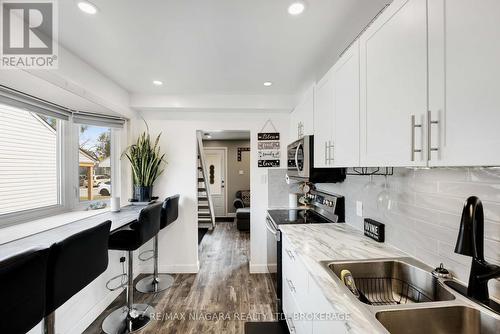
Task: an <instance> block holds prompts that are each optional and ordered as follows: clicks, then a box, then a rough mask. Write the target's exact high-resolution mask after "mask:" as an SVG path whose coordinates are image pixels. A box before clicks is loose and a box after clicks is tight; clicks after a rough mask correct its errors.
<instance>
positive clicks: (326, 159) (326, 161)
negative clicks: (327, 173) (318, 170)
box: [325, 140, 328, 165]
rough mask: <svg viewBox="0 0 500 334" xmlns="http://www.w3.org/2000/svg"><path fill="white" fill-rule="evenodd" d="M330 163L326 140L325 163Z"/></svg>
mask: <svg viewBox="0 0 500 334" xmlns="http://www.w3.org/2000/svg"><path fill="white" fill-rule="evenodd" d="M327 164H328V143H327V142H326V140H325V165H327Z"/></svg>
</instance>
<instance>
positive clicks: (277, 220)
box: [266, 190, 345, 313]
mask: <svg viewBox="0 0 500 334" xmlns="http://www.w3.org/2000/svg"><path fill="white" fill-rule="evenodd" d="M307 196H308V198H309V199H310V200H311V202H312V203H311V207H310V208H307V209H279V210H268V211H267V219H266V228H267V267H268V270H269V273H271V275H272V276H273V280H274V285H275V290H276V299H277V308H278V310H277V312H278V313H281V312H282V308H281V299H282V295H283V294H282V284H281V283H282V282H281V280H282V275H281V274H282V268H281V231H280V226H282V225H285V224H328V223H344V222H345V200H344V197H343V196H340V195H335V194H329V193H325V192H321V191H317V190H312V191H311V192H310V193H309V194H308V195H307Z"/></svg>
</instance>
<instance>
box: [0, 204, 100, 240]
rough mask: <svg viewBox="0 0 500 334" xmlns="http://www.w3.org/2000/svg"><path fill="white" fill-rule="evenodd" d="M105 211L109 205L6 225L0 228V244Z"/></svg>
mask: <svg viewBox="0 0 500 334" xmlns="http://www.w3.org/2000/svg"><path fill="white" fill-rule="evenodd" d="M106 211H109V207H107V208H104V209H101V210H92V211H72V212H66V213H63V214H58V215H54V216H50V217H45V218H42V219H37V220H32V221H29V222H26V223H22V224H17V225H11V226H7V227H5V228H2V229H0V231H1V233H0V245H2V244H5V243H8V242H11V241H14V240H17V239H21V238H25V237H28V236H30V235H33V234H37V233H41V232H45V231H48V230H51V229H53V228H56V227H59V226H63V225H66V224H71V223H73V222H75V221H78V220H80V219H84V218H88V217H92V216H95V215H98V214H100V213H103V212H106Z"/></svg>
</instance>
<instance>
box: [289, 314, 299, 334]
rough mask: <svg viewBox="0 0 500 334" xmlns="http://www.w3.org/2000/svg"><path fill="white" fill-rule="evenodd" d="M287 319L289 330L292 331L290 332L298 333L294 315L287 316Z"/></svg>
mask: <svg viewBox="0 0 500 334" xmlns="http://www.w3.org/2000/svg"><path fill="white" fill-rule="evenodd" d="M286 320H287V325H288V330H289V331H290V334H295V333H297V332H296V331H295V325H294V324H293V321H292V317H286Z"/></svg>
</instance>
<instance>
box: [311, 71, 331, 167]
mask: <svg viewBox="0 0 500 334" xmlns="http://www.w3.org/2000/svg"><path fill="white" fill-rule="evenodd" d="M332 72H333V71H332V70H330V71H329V72H328V73H327V74H326V75H325V76H324V77H323V78H322V79H321V80H320V81H319V82H318V83H317V84H316V89H315V90H314V167H316V168H325V167H330V166H331V161H330V156H331V144H332V139H333V138H332V131H333V113H334V110H333V109H334V106H335V104H334V101H333V96H334V80H333V77H332Z"/></svg>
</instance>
